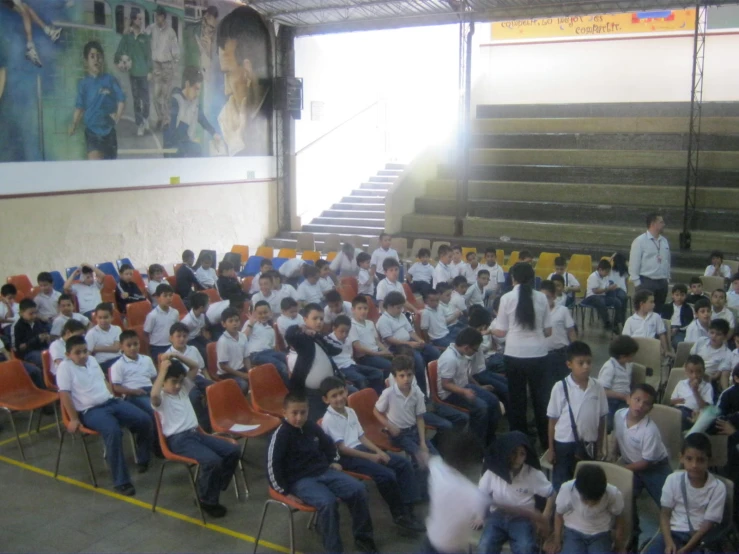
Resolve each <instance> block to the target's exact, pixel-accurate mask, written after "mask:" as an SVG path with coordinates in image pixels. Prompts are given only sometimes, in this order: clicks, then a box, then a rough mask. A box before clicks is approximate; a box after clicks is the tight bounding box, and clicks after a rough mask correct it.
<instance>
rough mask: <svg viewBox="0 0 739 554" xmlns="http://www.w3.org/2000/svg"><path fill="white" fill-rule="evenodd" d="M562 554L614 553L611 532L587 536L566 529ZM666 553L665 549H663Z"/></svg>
mask: <svg viewBox="0 0 739 554" xmlns="http://www.w3.org/2000/svg"><path fill="white" fill-rule="evenodd" d="M564 535H565V536H564V541H562V554H608V553H610V552H612V551H613V549H612V548H611V546H612V545H613V540H612V539H611V532H610V531H604V532H603V533H596V534H595V535H586V534H584V533H580V532H579V531H575V530H574V529H570V528H569V527H565V533H564ZM662 552H664V549H662Z"/></svg>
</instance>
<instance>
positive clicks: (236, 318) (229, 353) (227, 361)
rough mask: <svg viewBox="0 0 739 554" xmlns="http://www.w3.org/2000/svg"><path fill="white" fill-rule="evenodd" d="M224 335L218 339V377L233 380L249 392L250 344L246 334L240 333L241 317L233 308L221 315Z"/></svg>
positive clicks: (242, 389)
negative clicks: (247, 375) (247, 376)
mask: <svg viewBox="0 0 739 554" xmlns="http://www.w3.org/2000/svg"><path fill="white" fill-rule="evenodd" d="M221 323H222V325H223V328H224V330H225V331H224V333H223V334H222V335H221V338H219V339H218V344H217V346H216V352H217V354H218V376H219V377H221V379H233V380H234V381H236V383H237V384H238V385H239V388H240V389H241V391H242V392H243V393H244V394H246V393H247V392H248V391H249V381H247V378H246V373H247V371H248V369H249V342H248V340H247V338H246V335H245V334H244V333H241V332H239V327H240V326H241V317H240V315H239V312H237V311H236V310H234V309H233V308H226V309H225V310H223V313H222V314H221Z"/></svg>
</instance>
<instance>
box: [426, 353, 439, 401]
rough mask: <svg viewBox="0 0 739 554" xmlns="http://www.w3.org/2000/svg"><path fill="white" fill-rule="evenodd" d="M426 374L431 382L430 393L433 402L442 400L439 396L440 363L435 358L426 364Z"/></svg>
mask: <svg viewBox="0 0 739 554" xmlns="http://www.w3.org/2000/svg"><path fill="white" fill-rule="evenodd" d="M426 375H427V377H428V382H429V389H428V390H429V395H430V396H431V400H432V401H433V402H441V398H439V381H438V379H439V364H438V363H437V362H436V360H434V361H433V362H429V364H428V365H427V366H426Z"/></svg>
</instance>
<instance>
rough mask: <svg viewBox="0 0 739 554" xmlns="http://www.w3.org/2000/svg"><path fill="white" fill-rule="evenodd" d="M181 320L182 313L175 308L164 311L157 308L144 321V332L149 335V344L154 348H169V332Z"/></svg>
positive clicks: (159, 307)
mask: <svg viewBox="0 0 739 554" xmlns="http://www.w3.org/2000/svg"><path fill="white" fill-rule="evenodd" d="M179 320H180V313H179V312H178V311H177V310H175V309H174V308H169V310H168V311H166V312H165V311H164V310H163V309H162V308H161V306H157V307H156V308H154V309H153V310H152V311H150V312H149V313H148V314H146V320H145V321H144V332H146V333H149V344H151V345H152V346H169V330H170V329H171V328H172V325H174V324H175V323H177V322H178V321H179Z"/></svg>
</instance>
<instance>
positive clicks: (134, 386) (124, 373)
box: [110, 329, 157, 425]
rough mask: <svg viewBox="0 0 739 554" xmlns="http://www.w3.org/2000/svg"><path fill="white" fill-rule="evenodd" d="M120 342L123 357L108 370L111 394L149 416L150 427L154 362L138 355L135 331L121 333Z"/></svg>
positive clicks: (152, 419)
mask: <svg viewBox="0 0 739 554" xmlns="http://www.w3.org/2000/svg"><path fill="white" fill-rule="evenodd" d="M120 341H121V350H123V355H122V356H121V357H120V358H118V360H116V362H115V363H114V364H113V365H112V366H111V368H110V384H111V385H113V392H114V393H115V394H117V395H119V396H123V397H124V398H125V400H126V402H130V403H131V404H133V405H134V406H136V407H137V408H139V409H140V410H143V411H144V412H146V413H147V414H149V417H151V422H152V425H155V424H156V423H155V421H154V410H153V409H152V407H151V399H150V396H149V393H150V392H151V384H152V382H153V381H154V379H156V376H157V370H156V368H155V367H154V362H152V361H151V358H150V357H149V356H144V355H143V354H139V347H140V344H139V336H138V335H137V334H136V331H132V330H130V329H128V330H126V331H123V332H122V333H121V339H120Z"/></svg>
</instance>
